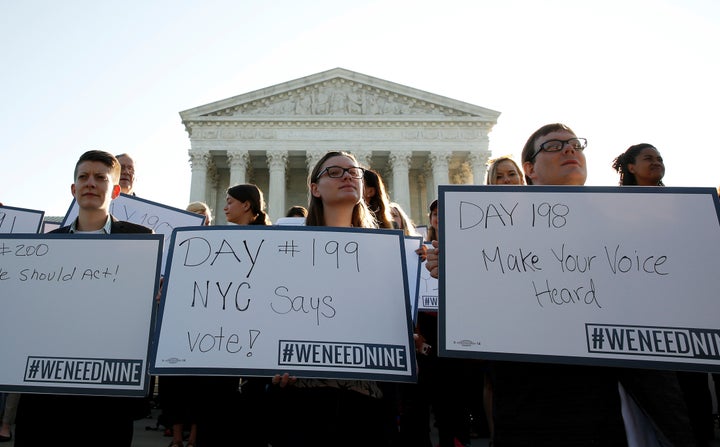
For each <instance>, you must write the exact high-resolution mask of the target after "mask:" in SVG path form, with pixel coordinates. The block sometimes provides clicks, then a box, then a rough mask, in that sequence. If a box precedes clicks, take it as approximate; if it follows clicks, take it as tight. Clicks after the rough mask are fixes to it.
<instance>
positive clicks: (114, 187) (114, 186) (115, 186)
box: [112, 185, 121, 199]
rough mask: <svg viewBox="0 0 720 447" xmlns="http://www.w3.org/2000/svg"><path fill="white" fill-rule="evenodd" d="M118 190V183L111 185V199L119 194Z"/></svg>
mask: <svg viewBox="0 0 720 447" xmlns="http://www.w3.org/2000/svg"><path fill="white" fill-rule="evenodd" d="M120 191H121V189H120V185H113V190H112V198H113V199H116V198H117V196H119V195H120Z"/></svg>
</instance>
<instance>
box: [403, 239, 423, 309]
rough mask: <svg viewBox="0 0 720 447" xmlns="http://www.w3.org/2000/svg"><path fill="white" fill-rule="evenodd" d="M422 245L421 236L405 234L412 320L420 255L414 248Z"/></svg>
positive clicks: (418, 279) (418, 278)
mask: <svg viewBox="0 0 720 447" xmlns="http://www.w3.org/2000/svg"><path fill="white" fill-rule="evenodd" d="M421 246H422V237H421V236H405V260H406V261H407V267H406V270H407V275H408V288H409V291H410V294H409V298H410V315H412V319H413V321H416V318H415V317H416V315H417V309H416V307H417V306H416V303H417V291H418V284H419V282H420V268H421V265H420V264H421V262H420V256H418V254H417V253H416V250H417V249H418V248H420V247H421Z"/></svg>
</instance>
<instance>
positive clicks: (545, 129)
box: [521, 123, 575, 185]
mask: <svg viewBox="0 0 720 447" xmlns="http://www.w3.org/2000/svg"><path fill="white" fill-rule="evenodd" d="M561 130H564V131H567V132H570V133H571V134H573V135H575V132H573V130H572V129H570V128H569V127H568V126H566V125H565V124H561V123H553V124H546V125H544V126H542V127H541V128H539V129H538V130H536V131H535V132H533V134H532V135H530V138H528V140H527V142H526V143H525V146H524V147H523V150H522V156H521V160H522V164H523V165H524V164H525V163H526V162H529V163H535V159H534V157H535V155H536V153H535V142H536V141H537V140H538V138H541V137H544V136H545V135H547V134H550V133H553V132H558V131H561ZM525 183H527V184H528V185H532V184H533V182H532V179H530V177H528V176H527V175H526V176H525Z"/></svg>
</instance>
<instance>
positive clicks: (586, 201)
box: [439, 186, 720, 371]
mask: <svg viewBox="0 0 720 447" xmlns="http://www.w3.org/2000/svg"><path fill="white" fill-rule="evenodd" d="M439 203H440V215H441V225H440V229H441V231H442V233H441V236H440V241H441V251H440V297H441V300H440V311H441V314H442V322H441V329H440V330H441V333H440V339H441V355H446V356H458V357H478V358H488V359H514V360H529V361H541V362H552V363H577V364H604V365H615V366H635V367H650V368H658V369H677V370H699V371H720V329H719V324H720V323H719V322H720V320H719V319H718V316H719V315H720V299H718V293H719V291H720V275H718V273H717V269H718V264H717V261H718V259H720V225H719V223H718V207H719V203H718V198H717V195H716V192H715V190H714V189H710V188H642V187H540V186H533V187H510V186H503V187H492V186H485V187H482V186H475V187H452V186H448V187H444V186H441V187H440V202H439Z"/></svg>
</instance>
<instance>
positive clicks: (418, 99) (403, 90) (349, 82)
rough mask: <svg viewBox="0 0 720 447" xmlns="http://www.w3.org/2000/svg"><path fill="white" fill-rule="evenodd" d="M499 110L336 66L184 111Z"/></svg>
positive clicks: (222, 116) (284, 114) (409, 113)
mask: <svg viewBox="0 0 720 447" xmlns="http://www.w3.org/2000/svg"><path fill="white" fill-rule="evenodd" d="M499 115H500V112H496V111H494V110H490V109H486V108H483V107H479V106H475V105H472V104H468V103H465V102H462V101H457V100H454V99H450V98H447V97H444V96H440V95H435V94H432V93H428V92H425V91H422V90H418V89H414V88H411V87H407V86H404V85H401V84H396V83H393V82H389V81H385V80H382V79H378V78H374V77H371V76H367V75H363V74H361V73H357V72H353V71H349V70H345V69H342V68H335V69H332V70H328V71H325V72H321V73H317V74H314V75H311V76H306V77H304V78H300V79H295V80H292V81H288V82H284V83H282V84H277V85H274V86H271V87H267V88H264V89H261V90H256V91H253V92H250V93H246V94H242V95H239V96H234V97H232V98H228V99H224V100H221V101H216V102H213V103H210V104H206V105H203V106H199V107H195V108H192V109H189V110H185V111H183V112H180V116H181V117H182V119H183V121H184V122H185V123H186V125H187V124H188V123H189V122H197V121H205V122H208V121H216V122H217V121H220V122H222V121H226V122H227V121H257V120H262V121H288V120H292V121H298V120H300V121H303V120H315V121H317V120H353V121H356V120H359V121H375V120H382V121H384V120H403V121H415V120H423V121H425V120H432V121H446V120H458V119H460V120H465V119H466V120H470V121H485V122H488V124H495V123H496V122H497V118H498V116H499Z"/></svg>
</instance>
